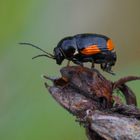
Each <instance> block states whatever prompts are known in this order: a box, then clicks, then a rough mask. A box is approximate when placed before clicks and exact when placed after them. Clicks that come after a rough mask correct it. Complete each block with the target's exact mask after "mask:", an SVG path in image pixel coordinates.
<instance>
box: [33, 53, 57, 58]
mask: <svg viewBox="0 0 140 140" xmlns="http://www.w3.org/2000/svg"><path fill="white" fill-rule="evenodd" d="M42 56H45V57H48V58H51V59H55V57H52V56H49V55H47V54H39V55H36V56H34V57H33V58H32V59H35V58H38V57H42Z"/></svg>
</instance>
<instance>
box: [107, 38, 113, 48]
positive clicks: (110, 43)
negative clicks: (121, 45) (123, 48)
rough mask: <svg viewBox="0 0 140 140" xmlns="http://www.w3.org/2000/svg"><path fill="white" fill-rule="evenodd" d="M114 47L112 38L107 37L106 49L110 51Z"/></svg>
mask: <svg viewBox="0 0 140 140" xmlns="http://www.w3.org/2000/svg"><path fill="white" fill-rule="evenodd" d="M114 48H115V46H114V44H113V42H112V40H111V39H109V40H108V41H107V49H108V50H109V51H112V50H113V49H114Z"/></svg>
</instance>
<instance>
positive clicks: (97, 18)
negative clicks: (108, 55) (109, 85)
mask: <svg viewBox="0 0 140 140" xmlns="http://www.w3.org/2000/svg"><path fill="white" fill-rule="evenodd" d="M139 5H140V1H139V0H24V1H23V0H0V140H86V136H85V133H84V129H83V128H82V127H80V126H79V125H78V124H77V123H76V122H75V118H74V117H73V116H72V115H70V114H69V113H68V112H66V111H65V110H64V109H63V108H62V107H60V106H59V105H58V104H57V103H56V102H55V101H54V100H53V99H52V97H51V96H50V95H49V93H48V91H47V90H46V89H45V87H44V85H43V83H44V79H42V78H41V75H42V74H47V75H49V76H59V75H60V73H59V69H60V68H61V67H62V66H58V65H56V63H55V61H53V60H50V59H47V58H40V59H36V60H32V59H31V58H32V56H34V55H36V54H40V51H39V50H36V49H34V48H31V47H27V46H26V47H25V46H20V45H19V44H18V43H19V42H31V43H34V44H36V45H38V46H40V47H41V48H43V49H45V50H46V51H49V52H52V50H53V48H54V47H55V46H56V44H57V43H58V41H59V40H60V39H62V38H63V37H65V36H70V35H74V34H77V33H85V32H86V33H100V34H105V35H107V36H109V37H111V38H112V39H113V40H114V43H115V45H116V51H117V55H118V61H117V63H116V66H115V67H114V71H115V72H116V76H112V75H109V74H106V73H104V72H103V74H104V75H105V76H106V77H107V78H108V79H110V80H117V79H118V78H120V77H122V76H127V75H140V45H139V44H140V43H139V42H140V8H139ZM65 63H66V62H64V63H63V65H65ZM128 85H129V86H130V87H131V88H132V89H133V91H134V92H135V93H136V95H137V100H138V104H139V105H140V101H139V100H140V86H139V85H140V81H134V82H130V83H129V84H128Z"/></svg>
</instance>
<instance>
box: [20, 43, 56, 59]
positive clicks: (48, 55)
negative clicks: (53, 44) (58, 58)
mask: <svg viewBox="0 0 140 140" xmlns="http://www.w3.org/2000/svg"><path fill="white" fill-rule="evenodd" d="M19 44H20V45H28V46H32V47H34V48H36V49H39V50H41V51H42V52H44V53H46V54H47V55H46V56H47V57H49V58H53V59H55V56H54V55H52V54H50V53H48V52H46V51H44V50H43V49H41V48H39V47H38V46H36V45H33V44H31V43H26V42H25V43H19Z"/></svg>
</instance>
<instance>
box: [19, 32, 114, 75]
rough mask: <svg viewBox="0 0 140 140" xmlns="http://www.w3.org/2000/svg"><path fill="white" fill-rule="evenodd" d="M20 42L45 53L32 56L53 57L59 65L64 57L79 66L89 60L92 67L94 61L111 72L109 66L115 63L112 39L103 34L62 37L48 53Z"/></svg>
mask: <svg viewBox="0 0 140 140" xmlns="http://www.w3.org/2000/svg"><path fill="white" fill-rule="evenodd" d="M20 44H23V45H31V46H33V47H35V48H38V49H40V50H41V51H43V52H44V53H45V54H41V55H37V56H35V57H33V58H37V57H40V56H46V57H49V58H52V59H55V60H56V63H57V64H59V65H60V64H61V63H62V62H63V60H64V59H67V60H68V62H70V61H72V62H74V63H75V64H78V65H81V66H83V63H84V62H91V63H92V67H94V63H97V64H100V65H101V69H102V70H104V71H106V72H108V73H111V74H113V72H112V70H111V67H112V66H113V65H115V62H116V52H115V51H114V44H113V42H112V40H111V39H110V38H108V37H107V36H104V35H100V34H78V35H75V36H70V37H66V38H63V39H62V40H61V41H60V42H59V43H58V44H57V46H56V47H55V48H54V54H50V53H48V52H46V51H44V50H42V49H41V48H39V47H37V46H35V45H33V44H30V43H20ZM68 64H69V63H68Z"/></svg>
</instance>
